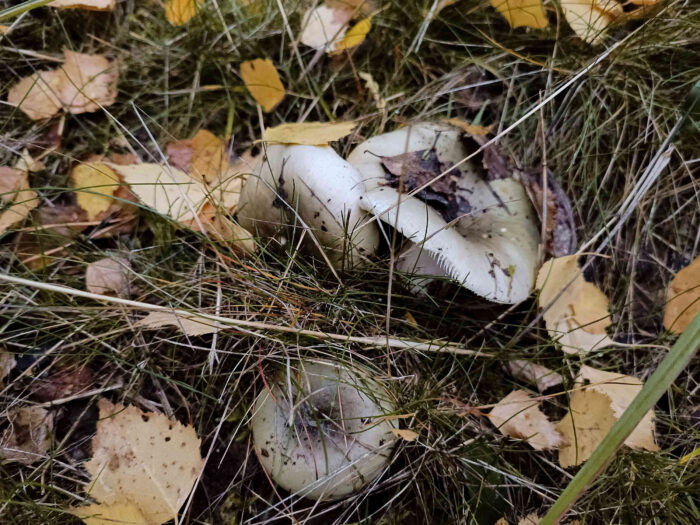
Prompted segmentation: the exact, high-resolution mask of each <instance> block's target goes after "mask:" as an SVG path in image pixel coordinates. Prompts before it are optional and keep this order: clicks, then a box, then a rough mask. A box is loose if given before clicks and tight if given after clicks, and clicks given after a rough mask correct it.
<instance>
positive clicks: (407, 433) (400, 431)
mask: <svg viewBox="0 0 700 525" xmlns="http://www.w3.org/2000/svg"><path fill="white" fill-rule="evenodd" d="M391 433H392V434H394V435H395V436H396V437H397V438H400V439H403V440H404V441H409V442H410V441H415V440H416V439H418V434H417V433H416V432H414V431H413V430H409V429H407V428H392V429H391Z"/></svg>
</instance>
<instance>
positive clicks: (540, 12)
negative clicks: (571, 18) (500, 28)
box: [491, 0, 549, 29]
mask: <svg viewBox="0 0 700 525" xmlns="http://www.w3.org/2000/svg"><path fill="white" fill-rule="evenodd" d="M491 5H492V6H493V7H494V8H496V10H498V12H499V13H501V14H502V15H503V16H504V17H505V19H506V20H507V21H508V24H510V27H523V26H524V27H532V28H534V29H542V28H545V27H547V26H548V25H549V21H548V20H547V15H546V14H545V12H544V7H542V0H491Z"/></svg>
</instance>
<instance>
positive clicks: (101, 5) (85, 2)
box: [49, 0, 116, 11]
mask: <svg viewBox="0 0 700 525" xmlns="http://www.w3.org/2000/svg"><path fill="white" fill-rule="evenodd" d="M115 4H116V0H54V1H53V2H51V3H50V4H49V6H50V7H60V8H64V9H87V10H89V11H111V10H112V9H114V6H115Z"/></svg>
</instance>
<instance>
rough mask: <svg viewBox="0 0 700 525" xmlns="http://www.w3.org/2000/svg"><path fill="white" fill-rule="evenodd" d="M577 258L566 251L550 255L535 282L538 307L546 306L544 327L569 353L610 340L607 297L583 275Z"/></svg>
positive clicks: (597, 347) (589, 349)
mask: <svg viewBox="0 0 700 525" xmlns="http://www.w3.org/2000/svg"><path fill="white" fill-rule="evenodd" d="M577 258H578V257H577V256H576V255H567V256H564V257H558V258H556V259H550V260H549V261H547V262H546V263H544V264H543V265H542V268H540V271H539V273H538V275H537V282H536V285H535V286H536V288H537V289H539V290H540V294H539V298H538V302H539V306H540V308H546V307H548V309H547V311H545V312H544V321H545V325H546V327H547V331H548V332H549V335H550V337H551V338H552V339H554V340H556V341H557V342H559V344H561V346H562V350H563V351H564V352H566V353H569V354H574V353H577V352H578V353H587V352H590V351H591V350H593V349H600V348H605V347H606V346H610V345H611V344H612V343H613V341H612V339H610V338H609V337H608V336H607V334H606V331H605V329H606V328H607V327H608V326H609V325H610V323H611V321H610V314H609V313H608V298H607V297H606V295H605V294H604V293H603V292H602V291H601V290H600V289H598V288H597V287H596V286H595V285H594V284H593V283H589V282H587V281H586V280H585V279H584V277H583V273H582V272H581V270H580V269H579V266H578V262H577ZM569 283H571V284H569ZM559 294H561V295H559ZM557 296H559V297H558V298H557ZM555 298H556V300H555Z"/></svg>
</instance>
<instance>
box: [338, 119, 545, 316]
mask: <svg viewBox="0 0 700 525" xmlns="http://www.w3.org/2000/svg"><path fill="white" fill-rule="evenodd" d="M484 143H485V139H484V138H483V137H478V136H470V135H468V134H465V133H464V132H463V131H462V130H459V129H457V128H455V127H452V126H449V125H447V124H438V123H418V124H415V125H412V126H407V127H405V128H402V129H400V130H397V131H393V132H391V133H386V134H383V135H378V136H376V137H373V138H371V139H369V140H367V141H365V142H363V143H362V144H360V145H359V146H357V147H356V148H355V150H354V151H353V152H352V153H351V154H350V156H349V157H348V161H349V162H350V163H351V164H352V165H353V166H355V168H357V170H358V171H359V172H360V173H361V174H362V178H363V180H364V182H365V190H366V197H365V199H364V200H363V201H362V204H361V206H362V207H363V208H365V209H366V210H367V211H369V212H371V213H372V214H374V215H377V216H378V217H379V218H380V219H381V220H382V221H384V222H386V223H387V224H388V225H389V226H392V227H394V226H395V227H396V228H397V229H398V231H399V232H400V233H401V234H402V235H403V236H404V237H405V238H406V239H407V240H408V241H409V242H408V243H407V247H406V248H405V249H404V250H403V251H402V252H401V253H400V254H399V256H398V263H397V267H398V269H399V270H402V271H408V272H409V273H412V274H414V275H418V276H421V275H422V276H426V275H427V276H435V277H440V276H443V275H448V276H449V277H451V278H452V279H454V280H456V281H458V282H459V283H460V284H461V285H462V286H463V287H465V288H467V289H468V290H470V291H472V292H474V293H476V294H477V295H480V296H482V297H484V298H486V299H488V300H491V301H494V302H498V303H518V302H520V301H523V300H524V299H525V298H526V297H527V296H528V295H530V292H531V290H532V288H533V285H534V284H535V273H536V270H537V264H538V240H539V232H538V228H537V223H536V221H537V215H536V213H535V211H534V210H533V208H532V205H531V204H530V201H529V199H528V196H527V194H526V193H525V189H524V188H523V185H522V183H521V181H520V178H519V172H518V170H516V169H514V168H512V167H511V166H510V165H509V163H508V161H507V160H506V159H505V157H504V156H503V155H501V154H500V152H499V151H498V149H496V148H495V147H494V146H488V147H486V148H485V149H484V151H483V152H482V154H481V155H480V158H481V162H477V159H478V158H479V156H477V157H475V158H474V159H473V160H472V161H467V162H464V163H462V164H460V165H459V166H457V167H455V168H454V169H452V171H450V172H448V173H446V174H445V175H443V176H440V175H441V174H442V173H443V172H445V171H446V170H448V169H450V168H452V167H453V166H454V165H456V164H457V163H459V162H460V161H462V160H463V159H464V158H465V157H467V156H469V154H470V153H471V152H473V151H475V150H476V149H477V148H478V147H479V146H480V145H482V144H484ZM430 181H434V182H432V183H431V182H430ZM409 192H417V193H416V194H415V196H408V195H405V194H407V193H409ZM399 199H400V202H399ZM420 279H421V280H419V281H413V283H414V286H415V287H417V288H424V286H425V284H426V283H427V282H429V280H430V279H426V278H425V277H422V278H420Z"/></svg>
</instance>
